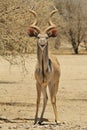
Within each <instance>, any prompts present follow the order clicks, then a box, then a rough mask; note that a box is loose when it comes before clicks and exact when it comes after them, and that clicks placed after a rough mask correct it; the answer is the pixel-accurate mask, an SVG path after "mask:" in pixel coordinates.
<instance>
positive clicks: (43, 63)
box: [37, 44, 49, 82]
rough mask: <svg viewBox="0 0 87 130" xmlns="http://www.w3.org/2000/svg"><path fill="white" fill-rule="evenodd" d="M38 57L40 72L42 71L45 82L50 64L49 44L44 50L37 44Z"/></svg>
mask: <svg viewBox="0 0 87 130" xmlns="http://www.w3.org/2000/svg"><path fill="white" fill-rule="evenodd" d="M37 59H38V65H39V69H40V72H41V73H42V77H43V82H44V77H45V74H46V72H47V70H48V66H49V57H48V44H47V46H46V47H45V48H44V50H41V48H40V46H39V45H38V44H37Z"/></svg>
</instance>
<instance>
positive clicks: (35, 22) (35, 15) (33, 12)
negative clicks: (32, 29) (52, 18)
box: [29, 9, 37, 25]
mask: <svg viewBox="0 0 87 130" xmlns="http://www.w3.org/2000/svg"><path fill="white" fill-rule="evenodd" d="M29 11H30V12H31V13H32V14H33V15H34V17H35V21H34V23H33V24H32V25H36V24H37V14H36V12H35V11H33V10H31V9H29Z"/></svg>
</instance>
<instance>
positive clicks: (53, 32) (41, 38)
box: [28, 9, 57, 51]
mask: <svg viewBox="0 0 87 130" xmlns="http://www.w3.org/2000/svg"><path fill="white" fill-rule="evenodd" d="M29 11H30V12H31V13H32V14H33V15H34V17H35V21H34V22H33V24H31V25H30V27H29V29H28V35H29V36H31V37H36V38H38V42H37V44H38V46H39V47H40V49H41V50H42V51H43V50H44V48H45V47H46V46H47V45H48V41H47V39H48V38H50V37H56V36H57V28H56V26H55V24H53V23H52V21H51V17H52V15H53V14H54V13H56V12H57V9H55V10H53V11H52V12H51V13H50V15H49V19H48V23H49V27H47V28H46V29H45V30H44V31H42V30H41V29H40V28H39V27H38V26H37V25H36V24H37V21H38V20H37V14H36V12H35V11H33V10H29Z"/></svg>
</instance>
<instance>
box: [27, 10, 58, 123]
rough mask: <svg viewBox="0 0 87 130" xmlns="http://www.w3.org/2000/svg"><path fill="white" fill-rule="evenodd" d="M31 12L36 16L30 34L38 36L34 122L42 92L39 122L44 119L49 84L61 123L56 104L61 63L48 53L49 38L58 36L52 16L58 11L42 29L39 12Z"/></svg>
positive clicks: (56, 115)
mask: <svg viewBox="0 0 87 130" xmlns="http://www.w3.org/2000/svg"><path fill="white" fill-rule="evenodd" d="M30 12H31V13H32V14H33V15H34V16H35V21H34V23H33V24H32V25H30V27H29V30H28V34H29V36H31V37H33V36H34V37H36V38H38V40H37V65H36V70H35V78H36V89H37V105H36V115H35V121H34V124H36V123H37V119H38V110H39V104H40V96H41V92H42V94H43V109H42V113H41V117H40V119H39V122H38V123H39V124H41V123H42V121H43V115H44V111H45V108H46V104H47V100H48V96H47V86H48V87H49V92H50V97H51V103H52V106H53V110H54V114H55V122H56V123H57V124H59V123H60V122H59V119H58V114H57V106H56V94H57V91H58V84H59V77H60V65H59V62H58V61H57V58H56V57H54V56H49V54H48V40H47V39H48V38H50V37H56V36H57V29H56V26H55V24H53V23H52V21H51V17H52V15H53V14H54V13H55V12H57V10H56V9H55V10H53V11H52V12H51V13H50V15H49V20H48V22H49V27H48V28H46V29H45V31H42V30H41V29H40V28H39V27H38V26H36V24H37V14H36V12H35V11H33V10H30Z"/></svg>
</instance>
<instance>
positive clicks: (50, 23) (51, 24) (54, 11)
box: [44, 9, 58, 32]
mask: <svg viewBox="0 0 87 130" xmlns="http://www.w3.org/2000/svg"><path fill="white" fill-rule="evenodd" d="M57 11H58V10H57V9H55V10H53V11H52V12H51V13H50V15H49V20H48V23H49V25H50V26H49V27H47V28H46V29H45V31H44V32H47V31H49V30H50V29H53V28H56V25H55V24H53V22H52V20H51V17H52V16H53V14H54V13H56V12H57Z"/></svg>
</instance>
